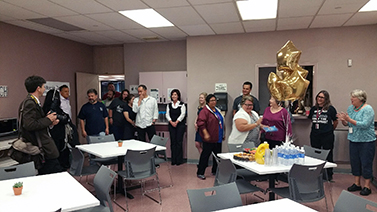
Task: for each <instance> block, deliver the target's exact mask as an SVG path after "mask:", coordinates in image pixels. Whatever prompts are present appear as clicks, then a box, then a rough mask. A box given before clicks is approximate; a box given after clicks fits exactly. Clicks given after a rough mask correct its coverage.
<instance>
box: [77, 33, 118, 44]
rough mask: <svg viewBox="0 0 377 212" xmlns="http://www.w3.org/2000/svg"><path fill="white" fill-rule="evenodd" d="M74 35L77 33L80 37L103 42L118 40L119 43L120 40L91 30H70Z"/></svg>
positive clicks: (109, 42) (112, 42)
mask: <svg viewBox="0 0 377 212" xmlns="http://www.w3.org/2000/svg"><path fill="white" fill-rule="evenodd" d="M70 34H72V35H76V36H78V37H83V38H88V39H90V40H92V41H96V42H99V43H103V44H114V43H116V42H118V43H119V41H116V40H114V39H111V38H109V37H106V36H103V35H100V34H98V33H96V32H90V31H77V32H70Z"/></svg>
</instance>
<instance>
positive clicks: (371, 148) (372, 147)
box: [350, 141, 376, 179]
mask: <svg viewBox="0 0 377 212" xmlns="http://www.w3.org/2000/svg"><path fill="white" fill-rule="evenodd" d="M375 152H376V142H375V141H371V142H352V141H350V160H351V169H352V174H353V175H354V176H363V177H364V178H365V179H371V178H372V177H373V159H374V154H375Z"/></svg>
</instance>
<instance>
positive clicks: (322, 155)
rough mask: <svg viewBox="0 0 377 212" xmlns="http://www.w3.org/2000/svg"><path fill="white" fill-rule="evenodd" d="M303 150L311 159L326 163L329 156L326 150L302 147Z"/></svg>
mask: <svg viewBox="0 0 377 212" xmlns="http://www.w3.org/2000/svg"><path fill="white" fill-rule="evenodd" d="M304 150H305V155H306V156H309V157H312V158H317V159H320V160H324V161H326V158H327V155H329V153H330V150H329V149H328V150H326V149H317V148H314V147H311V146H308V145H304Z"/></svg>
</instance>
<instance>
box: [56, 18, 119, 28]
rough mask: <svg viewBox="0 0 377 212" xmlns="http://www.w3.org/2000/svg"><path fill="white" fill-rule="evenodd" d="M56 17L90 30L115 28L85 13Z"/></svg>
mask: <svg viewBox="0 0 377 212" xmlns="http://www.w3.org/2000/svg"><path fill="white" fill-rule="evenodd" d="M55 19H57V20H59V21H63V22H65V23H68V24H72V25H74V26H77V27H80V28H83V29H86V30H89V31H99V30H112V29H114V28H112V27H110V26H107V25H106V24H103V23H101V22H98V21H95V20H93V19H90V18H88V17H86V16H84V15H75V16H65V17H56V18H55Z"/></svg>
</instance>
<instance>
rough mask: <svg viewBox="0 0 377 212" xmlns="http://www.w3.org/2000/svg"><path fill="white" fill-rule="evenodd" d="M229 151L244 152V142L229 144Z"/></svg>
mask: <svg viewBox="0 0 377 212" xmlns="http://www.w3.org/2000/svg"><path fill="white" fill-rule="evenodd" d="M228 149H229V152H242V151H243V147H242V144H228Z"/></svg>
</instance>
